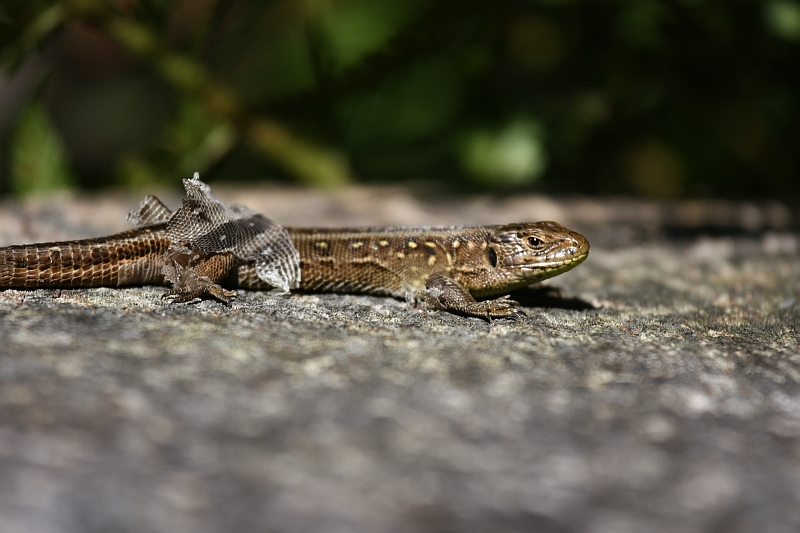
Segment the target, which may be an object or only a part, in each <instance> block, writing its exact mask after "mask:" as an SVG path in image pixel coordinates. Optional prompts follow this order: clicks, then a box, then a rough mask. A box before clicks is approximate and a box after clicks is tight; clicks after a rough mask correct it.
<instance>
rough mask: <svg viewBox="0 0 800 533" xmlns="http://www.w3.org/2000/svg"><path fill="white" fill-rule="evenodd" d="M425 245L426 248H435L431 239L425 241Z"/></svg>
mask: <svg viewBox="0 0 800 533" xmlns="http://www.w3.org/2000/svg"><path fill="white" fill-rule="evenodd" d="M425 246H427V247H428V248H436V243H435V242H431V241H426V242H425Z"/></svg>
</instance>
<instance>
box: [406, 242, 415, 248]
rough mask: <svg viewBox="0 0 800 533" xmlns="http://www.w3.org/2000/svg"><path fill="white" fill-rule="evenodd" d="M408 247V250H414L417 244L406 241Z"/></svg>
mask: <svg viewBox="0 0 800 533" xmlns="http://www.w3.org/2000/svg"><path fill="white" fill-rule="evenodd" d="M408 247H409V248H416V247H417V243H415V242H414V241H408Z"/></svg>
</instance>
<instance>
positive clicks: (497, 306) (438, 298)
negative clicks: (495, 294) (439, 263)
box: [406, 274, 527, 322]
mask: <svg viewBox="0 0 800 533" xmlns="http://www.w3.org/2000/svg"><path fill="white" fill-rule="evenodd" d="M425 286H426V288H425V289H422V290H419V291H413V292H409V293H407V295H406V300H407V301H408V302H409V303H411V304H412V305H415V306H417V305H419V304H424V305H425V306H427V307H430V308H433V309H440V310H443V311H450V312H451V313H456V314H458V315H465V316H474V317H479V318H483V319H485V320H488V321H489V322H491V321H492V319H495V318H509V319H512V320H518V319H520V318H522V317H525V316H527V315H526V314H525V313H524V312H523V311H522V310H520V309H518V307H519V303H518V302H516V301H514V300H511V299H510V298H509V296H508V295H505V296H501V297H500V298H497V299H494V300H485V301H482V302H478V301H476V300H475V298H473V297H472V295H471V294H470V293H469V291H468V290H467V289H465V288H464V287H463V286H462V285H461V284H459V283H458V282H457V281H456V280H454V279H453V278H449V277H447V276H444V275H442V274H433V275H432V276H430V277H429V278H428V279H427V281H426V283H425Z"/></svg>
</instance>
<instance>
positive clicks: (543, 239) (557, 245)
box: [487, 221, 589, 288]
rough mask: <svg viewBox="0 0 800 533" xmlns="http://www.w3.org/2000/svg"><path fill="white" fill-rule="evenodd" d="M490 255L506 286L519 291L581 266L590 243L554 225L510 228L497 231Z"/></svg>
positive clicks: (508, 225)
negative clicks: (513, 287)
mask: <svg viewBox="0 0 800 533" xmlns="http://www.w3.org/2000/svg"><path fill="white" fill-rule="evenodd" d="M487 253H488V259H489V264H490V265H491V266H492V268H494V269H495V270H496V272H497V273H498V274H501V276H499V277H504V278H505V280H504V283H505V284H506V285H509V284H510V285H513V286H515V287H516V288H519V287H523V286H527V285H530V284H532V283H536V282H537V281H541V280H543V279H547V278H552V277H553V276H557V275H558V274H561V273H562V272H566V271H567V270H571V269H573V268H575V267H576V266H578V265H579V264H581V263H582V262H583V261H584V260H585V259H586V257H588V255H589V241H587V240H586V237H584V236H583V235H581V234H580V233H576V232H574V231H572V230H569V229H567V228H565V227H564V226H562V225H561V224H559V223H557V222H553V221H544V222H529V223H522V224H507V225H504V226H496V227H495V229H494V233H493V235H492V236H491V239H490V242H489V249H488V252H487Z"/></svg>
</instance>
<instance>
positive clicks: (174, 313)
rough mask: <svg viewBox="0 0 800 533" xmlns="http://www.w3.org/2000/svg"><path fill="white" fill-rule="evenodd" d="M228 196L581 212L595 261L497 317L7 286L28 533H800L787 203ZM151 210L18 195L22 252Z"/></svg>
mask: <svg viewBox="0 0 800 533" xmlns="http://www.w3.org/2000/svg"><path fill="white" fill-rule="evenodd" d="M215 192H217V193H218V195H219V196H220V197H221V198H222V199H224V200H227V201H235V202H239V203H246V204H247V205H250V206H251V207H253V208H255V209H258V210H260V211H262V212H265V213H266V214H268V215H269V216H271V217H273V218H275V219H276V220H278V221H280V222H282V223H285V224H323V223H329V224H337V225H339V224H368V223H375V224H390V223H392V224H405V223H408V224H450V223H462V222H473V223H476V222H508V221H517V220H536V219H543V218H553V219H556V220H559V221H560V222H562V223H564V224H565V225H567V226H568V227H571V228H574V229H576V230H578V231H581V232H582V233H584V234H585V235H586V236H587V237H588V238H589V240H590V241H591V242H592V246H593V248H592V253H591V255H590V257H589V259H588V260H587V262H586V263H585V264H583V265H581V266H580V267H579V268H577V269H576V270H574V271H572V272H570V273H568V274H565V275H564V276H561V277H559V278H556V279H554V280H552V282H551V283H550V286H551V287H558V288H559V290H560V297H557V296H558V294H553V293H545V294H542V292H541V291H539V292H538V293H534V294H533V295H532V299H531V300H526V301H528V302H529V303H532V304H535V305H536V306H534V307H528V308H527V311H528V312H529V314H530V318H529V320H526V321H523V322H517V323H514V322H506V321H497V322H495V323H493V324H491V325H490V324H487V323H486V322H484V321H481V320H478V319H469V318H462V317H457V316H453V315H449V314H444V313H438V312H433V311H423V310H415V309H409V308H408V307H407V306H406V305H405V303H403V302H400V301H396V300H392V299H387V298H377V297H368V296H352V295H343V296H342V295H314V294H310V295H309V294H306V295H292V296H291V297H288V298H273V297H270V296H268V295H265V294H261V293H257V292H242V293H241V298H240V299H239V301H238V302H236V303H235V304H234V305H233V306H232V307H231V308H225V307H223V306H221V305H219V304H217V303H214V302H202V303H198V304H192V305H167V304H164V303H162V301H161V300H160V295H161V294H162V293H163V290H164V289H161V288H153V287H145V288H134V289H125V290H116V289H93V290H76V291H66V290H65V291H55V290H40V291H33V292H23V291H14V290H8V291H4V292H0V531H2V532H3V533H6V532H12V533H16V532H28V531H36V532H87V531H89V532H90V531H98V532H99V531H131V532H133V531H136V532H162V531H163V532H170V533H176V532H177V533H180V532H184V531H185V532H193V533H194V532H213V531H244V532H249V531H253V532H256V531H289V532H295V531H296V532H306V531H307V532H323V533H327V532H349V531H364V532H398V533H404V532H416V531H448V532H449V531H476V532H477V531H493V532H524V531H541V532H569V531H587V532H593V533H606V532H610V533H625V532H632V533H647V532H651V531H652V532H656V531H658V532H662V531H666V532H687V533H688V532H722V531H725V532H742V533H744V532H750V531H760V532H762V533H773V532H775V533H778V532H787V533H788V532H794V531H798V530H800V339H799V338H798V330H800V236H799V235H798V232H797V222H796V219H793V218H792V212H791V211H789V210H788V209H787V208H785V207H782V206H780V205H758V206H756V205H749V204H747V205H744V204H728V203H721V202H716V203H714V202H711V203H684V204H675V205H655V204H646V203H638V202H629V201H619V200H614V201H590V200H563V201H555V200H552V199H547V198H542V197H529V198H517V199H508V200H488V199H481V198H477V199H460V200H451V201H446V202H438V203H436V204H431V203H425V202H421V201H419V200H416V199H414V198H413V197H412V196H410V195H408V194H406V193H404V192H403V191H386V190H369V189H359V190H350V191H345V192H342V193H339V194H337V195H333V196H327V195H324V194H322V193H316V192H303V191H268V192H264V191H251V190H233V189H230V190H227V191H226V190H224V189H219V188H217V187H215ZM175 199H176V197H174V196H173V197H171V198H170V197H166V198H165V200H168V203H170V205H173V206H174V205H175ZM137 204H138V199H135V198H122V197H116V198H113V197H101V198H93V199H82V198H74V199H62V200H58V201H56V200H49V201H48V200H42V201H38V202H30V203H28V204H25V205H17V204H10V203H5V204H3V205H2V206H0V245H5V244H12V243H21V242H26V241H28V242H29V241H32V240H48V239H56V238H58V239H64V238H78V237H89V236H96V235H101V234H104V233H107V232H112V231H117V230H121V229H125V223H124V218H125V217H124V215H125V213H126V212H127V211H128V210H129V209H131V208H133V207H135V206H136V205H137ZM297 206H304V207H303V208H302V209H299V208H298V207H297ZM529 296H530V295H529ZM551 306H553V307H551Z"/></svg>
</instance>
